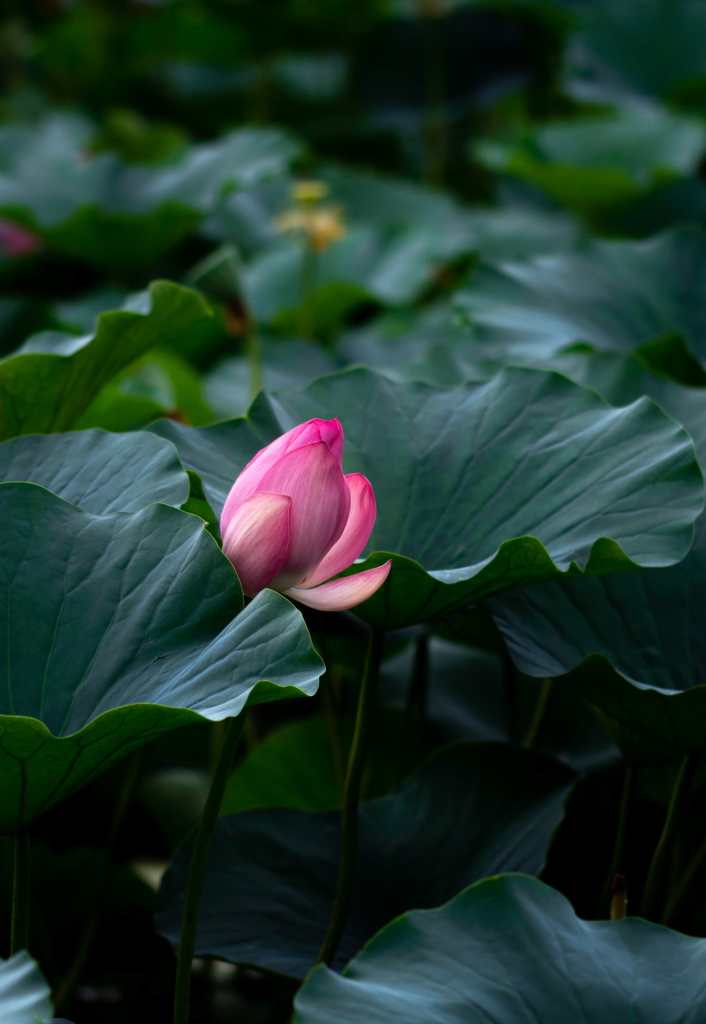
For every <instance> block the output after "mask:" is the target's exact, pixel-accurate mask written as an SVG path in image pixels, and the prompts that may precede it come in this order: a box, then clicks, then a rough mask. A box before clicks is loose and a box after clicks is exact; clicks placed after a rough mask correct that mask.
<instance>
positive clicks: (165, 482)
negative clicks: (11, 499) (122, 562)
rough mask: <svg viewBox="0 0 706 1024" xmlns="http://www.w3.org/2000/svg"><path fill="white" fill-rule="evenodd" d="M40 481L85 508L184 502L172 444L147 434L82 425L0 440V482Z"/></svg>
mask: <svg viewBox="0 0 706 1024" xmlns="http://www.w3.org/2000/svg"><path fill="white" fill-rule="evenodd" d="M12 480H23V481H26V482H29V483H33V484H41V485H42V487H46V488H47V490H49V491H53V492H54V494H58V495H59V497H60V498H63V499H64V500H65V501H69V502H71V504H72V505H78V506H80V507H81V508H83V509H85V510H86V512H93V513H94V514H95V515H103V514H104V513H106V512H137V511H139V509H141V508H144V507H145V505H151V504H152V502H155V501H161V502H163V503H164V504H165V505H176V506H179V505H183V503H184V502H185V501H186V500H187V498H188V497H189V478H188V476H187V474H186V472H185V471H184V467H183V466H182V465H181V463H180V462H179V456H178V455H177V453H176V451H175V450H174V446H173V445H171V444H167V443H166V442H164V441H161V439H158V438H156V437H155V435H154V434H149V433H145V432H143V433H134V434H109V433H106V432H105V431H103V430H82V431H77V432H74V433H69V434H30V435H27V436H25V437H16V438H14V439H13V440H12V441H6V442H5V443H4V444H0V482H2V483H5V482H9V481H12Z"/></svg>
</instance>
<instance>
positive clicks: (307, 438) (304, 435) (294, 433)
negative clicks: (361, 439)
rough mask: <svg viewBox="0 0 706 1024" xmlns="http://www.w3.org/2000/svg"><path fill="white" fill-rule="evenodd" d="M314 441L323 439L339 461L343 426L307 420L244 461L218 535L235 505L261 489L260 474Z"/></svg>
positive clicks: (231, 490) (232, 489) (329, 422)
mask: <svg viewBox="0 0 706 1024" xmlns="http://www.w3.org/2000/svg"><path fill="white" fill-rule="evenodd" d="M316 441H323V442H324V443H325V444H326V445H328V447H329V448H330V449H331V452H332V454H333V455H334V457H335V458H336V459H337V460H338V464H339V466H340V464H341V456H342V454H343V429H342V427H341V424H340V423H339V422H338V420H318V419H314V420H307V422H306V423H300V424H299V426H298V427H292V429H291V430H288V431H287V433H286V434H282V436H281V437H278V438H277V439H276V440H275V441H272V443H271V444H268V445H267V446H266V447H265V448H261V449H260V451H259V452H258V453H257V455H254V456H253V457H252V459H251V460H250V462H248V464H247V466H246V467H245V469H244V470H243V471H242V472H241V473H240V474H239V476H238V478H237V479H236V481H235V483H234V484H233V486H232V487H231V489H230V493H229V495H228V497H227V498H226V503H225V505H224V506H223V512H222V513H221V536H222V535H223V534H224V532H225V531H226V530H227V528H228V523H229V521H230V517H231V516H232V515H233V512H234V511H235V510H236V508H237V507H238V505H240V503H241V502H243V501H245V499H246V498H247V497H248V496H249V495H251V494H253V493H254V492H255V491H257V490H262V488H261V487H260V481H261V480H262V478H263V476H264V475H265V474H266V473H267V472H269V470H270V469H272V467H273V466H274V465H275V464H276V463H277V461H278V460H279V459H281V458H282V457H283V456H284V455H286V454H287V453H288V452H290V451H293V450H294V449H296V448H301V447H303V446H304V445H307V444H312V443H314V442H316Z"/></svg>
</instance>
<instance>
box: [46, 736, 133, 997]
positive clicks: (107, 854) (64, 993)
mask: <svg viewBox="0 0 706 1024" xmlns="http://www.w3.org/2000/svg"><path fill="white" fill-rule="evenodd" d="M142 753H143V752H142V751H141V750H138V751H136V752H135V753H134V754H133V755H132V757H131V758H130V762H129V765H128V770H127V772H126V773H125V778H124V779H123V784H122V786H121V787H120V793H119V794H118V799H117V801H116V803H115V808H114V810H113V817H112V820H111V822H110V829H109V831H108V836H107V838H106V841H105V844H104V846H103V850H102V857H101V863H100V866H99V868H98V881H97V883H96V887H95V889H94V892H93V900H92V905H91V907H90V910H89V914H88V917H87V918H86V922H85V924H84V927H83V933H82V935H81V939H80V942H79V945H78V949H77V951H76V955H75V957H74V960H73V963H72V964H71V967H70V968H69V970H68V972H67V974H66V976H65V977H64V979H63V980H62V982H61V985H60V986H59V989H58V991H57V993H56V996H55V1000H54V1002H55V1006H56V1007H59V1006H61V1005H63V1003H64V1002H65V1001H66V1000H67V999H68V997H69V996H70V995H71V993H72V992H73V990H74V989H75V987H76V984H77V982H78V981H79V979H80V977H81V975H82V973H83V969H84V967H85V966H86V961H87V959H88V956H89V954H90V952H91V948H92V946H93V939H94V937H95V934H96V929H97V928H98V922H99V921H100V918H101V914H102V912H103V905H104V902H105V896H106V893H107V891H108V885H109V884H110V879H111V876H112V873H113V855H114V853H115V844H116V842H117V839H118V835H119V834H120V829H121V827H122V823H123V821H124V819H125V814H126V812H127V809H128V807H129V806H130V804H131V802H132V797H133V793H134V792H135V785H136V783H137V780H138V778H139V775H140V767H141V765H142Z"/></svg>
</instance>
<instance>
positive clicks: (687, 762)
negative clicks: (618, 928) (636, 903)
mask: <svg viewBox="0 0 706 1024" xmlns="http://www.w3.org/2000/svg"><path fill="white" fill-rule="evenodd" d="M698 756H699V755H698V754H695V753H691V754H686V755H685V757H684V759H683V760H682V763H681V766H680V768H679V773H678V775H677V778H676V781H675V783H674V788H673V790H672V796H671V799H670V801H669V808H668V810H667V817H666V820H665V822H664V828H663V829H662V835H661V836H660V837H659V842H658V843H657V847H656V849H655V852H654V856H653V857H652V863H651V864H650V870H649V872H648V874H647V881H646V882H645V891H644V893H643V895H642V904H641V906H640V915H641V916H642V917H646V918H647V919H648V920H651V919H652V918H653V916H654V913H655V909H656V906H657V900H658V898H659V893H660V888H661V885H662V879H663V877H664V871H665V868H666V866H667V861H668V859H669V855H670V853H671V852H672V846H673V844H674V840H675V838H676V835H677V832H678V831H679V826H680V824H681V821H682V818H683V816H684V809H685V807H686V803H687V800H688V797H689V791H690V789H691V782H692V779H693V777H694V771H695V769H696V763H697V761H698Z"/></svg>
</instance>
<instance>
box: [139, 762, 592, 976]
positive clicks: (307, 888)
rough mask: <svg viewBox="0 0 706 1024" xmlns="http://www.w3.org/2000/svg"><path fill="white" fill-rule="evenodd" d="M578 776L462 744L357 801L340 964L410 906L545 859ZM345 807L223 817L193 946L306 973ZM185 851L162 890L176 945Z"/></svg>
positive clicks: (165, 920) (161, 916) (325, 917)
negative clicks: (386, 790) (379, 794)
mask: <svg viewBox="0 0 706 1024" xmlns="http://www.w3.org/2000/svg"><path fill="white" fill-rule="evenodd" d="M574 778H575V775H574V773H573V772H572V771H571V769H570V768H567V767H566V766H565V765H562V764H560V763H559V762H558V761H554V760H553V759H551V758H548V757H545V756H544V755H541V754H535V753H530V752H528V751H524V750H521V749H519V748H516V747H509V746H505V745H503V744H495V743H488V744H485V743H481V744H458V745H455V746H452V747H447V748H446V749H445V750H443V751H441V752H440V753H439V754H437V755H436V756H435V757H434V758H432V759H431V760H429V761H427V762H426V763H425V764H424V765H423V766H422V767H421V768H420V769H419V770H418V771H417V772H416V773H415V774H414V775H413V776H411V777H410V778H409V779H408V780H407V781H406V782H405V783H404V784H403V785H402V786H401V788H400V789H398V790H397V791H396V792H394V793H392V794H390V795H389V796H386V797H383V798H381V799H380V800H374V801H370V802H368V803H363V804H361V807H360V823H359V836H358V865H357V876H356V883H355V890H354V894H353V902H352V906H351V914H350V917H349V921H348V925H347V928H346V932H345V934H344V936H343V940H342V943H341V949H340V952H339V954H338V957H337V959H336V964H337V966H339V967H342V966H343V965H344V964H345V963H346V961H347V960H349V959H350V957H351V956H353V954H354V953H355V952H357V951H358V950H359V949H360V947H361V946H363V945H364V944H365V943H366V942H367V941H368V940H369V939H370V937H371V936H372V935H373V934H374V933H375V932H376V931H377V930H378V929H379V928H381V927H382V926H383V925H385V924H387V923H388V922H389V921H391V920H393V918H395V917H397V916H398V915H399V914H401V913H403V912H404V911H406V910H409V909H410V908H412V907H430V906H438V905H439V904H440V903H443V902H444V901H445V900H447V899H449V897H450V896H452V895H454V894H455V893H457V892H458V891H459V890H460V889H462V888H463V887H464V886H466V885H468V884H469V883H470V882H471V881H476V880H477V879H479V878H483V877H484V876H486V875H489V874H495V873H496V872H499V871H507V870H523V871H528V872H532V873H535V872H537V871H539V870H540V868H541V867H542V865H543V863H544V856H545V852H546V849H547V846H548V843H549V839H550V837H551V835H552V832H553V830H554V828H555V827H556V826H557V825H558V823H559V822H560V820H561V818H562V815H563V802H564V798H565V797H566V794H567V793H568V790H569V787H570V786H571V784H572V781H573V780H574ZM339 822H340V816H339V812H338V811H329V812H322V813H319V814H315V813H311V812H307V811H300V810H294V809H292V808H266V809H262V810H255V811H244V812H242V813H241V814H235V815H226V816H225V817H223V818H221V819H219V822H218V828H217V831H216V835H215V838H214V844H213V848H212V852H211V856H210V860H209V869H208V874H207V877H206V883H205V888H204V894H203V898H202V901H201V911H200V916H199V935H198V939H197V944H196V950H197V953H209V954H212V955H214V956H217V957H219V958H221V959H226V960H231V961H234V962H238V963H251V964H257V965H258V966H259V967H265V968H269V969H271V970H275V971H280V972H282V973H284V974H291V975H294V976H295V977H303V976H304V975H305V974H306V973H307V971H308V970H309V969H310V968H311V966H312V964H313V963H314V961H315V959H316V954H317V953H318V950H319V948H320V946H321V943H322V941H323V939H324V936H325V934H326V928H327V925H328V921H329V917H330V914H331V907H332V905H333V898H334V894H335V891H336V878H337V873H338V861H339V838H338V836H339ZM189 859H190V848H189V846H188V845H187V846H186V847H185V848H183V849H182V850H180V851H179V852H178V853H177V855H176V858H175V860H174V861H173V863H172V865H171V867H170V868H169V870H168V872H167V874H166V876H165V878H164V881H163V883H162V889H161V892H160V906H161V909H160V910H159V911H158V917H157V923H158V927H159V929H160V931H161V932H162V933H163V934H165V935H166V936H167V937H168V938H169V939H170V940H171V941H172V942H174V943H175V944H176V943H178V936H179V927H180V921H181V914H182V908H183V902H184V898H183V893H184V884H185V879H186V875H187V873H188V868H189Z"/></svg>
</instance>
